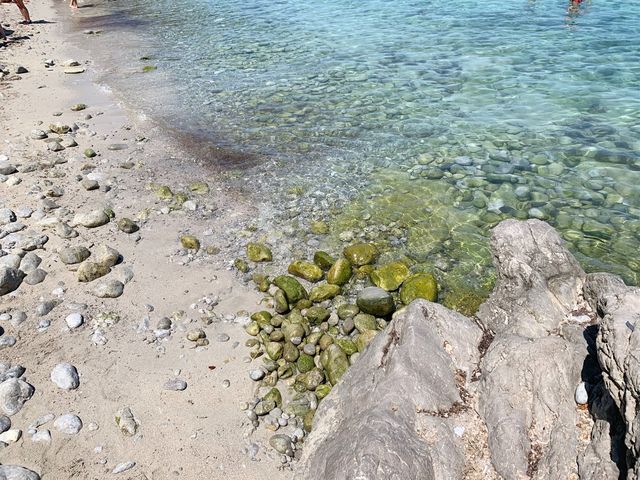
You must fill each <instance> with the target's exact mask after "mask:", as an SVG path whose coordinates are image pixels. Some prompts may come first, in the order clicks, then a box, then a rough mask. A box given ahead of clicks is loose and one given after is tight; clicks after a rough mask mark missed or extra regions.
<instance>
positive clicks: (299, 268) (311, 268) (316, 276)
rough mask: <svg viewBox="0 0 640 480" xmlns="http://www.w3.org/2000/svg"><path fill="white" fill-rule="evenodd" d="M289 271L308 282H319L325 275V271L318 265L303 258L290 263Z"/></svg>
mask: <svg viewBox="0 0 640 480" xmlns="http://www.w3.org/2000/svg"><path fill="white" fill-rule="evenodd" d="M288 272H289V273H290V274H291V275H295V276H296V277H300V278H304V279H305V280H307V281H308V282H312V283H315V282H318V281H320V280H321V279H322V277H323V275H324V274H323V272H322V269H321V268H320V267H318V266H317V265H315V264H313V263H310V262H305V261H303V260H296V261H294V262H292V263H291V264H290V265H289V268H288Z"/></svg>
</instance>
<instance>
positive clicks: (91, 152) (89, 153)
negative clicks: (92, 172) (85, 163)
mask: <svg viewBox="0 0 640 480" xmlns="http://www.w3.org/2000/svg"><path fill="white" fill-rule="evenodd" d="M96 155H97V153H96V152H95V150H94V149H93V148H87V149H85V151H84V156H85V157H87V158H93V157H95V156H96Z"/></svg>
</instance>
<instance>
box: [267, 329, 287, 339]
mask: <svg viewBox="0 0 640 480" xmlns="http://www.w3.org/2000/svg"><path fill="white" fill-rule="evenodd" d="M283 340H284V333H282V330H274V331H273V332H271V333H270V334H269V341H271V342H281V341H283Z"/></svg>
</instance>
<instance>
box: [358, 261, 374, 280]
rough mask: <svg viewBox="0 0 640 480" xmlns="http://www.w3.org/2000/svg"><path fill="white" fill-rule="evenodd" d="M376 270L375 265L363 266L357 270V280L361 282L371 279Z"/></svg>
mask: <svg viewBox="0 0 640 480" xmlns="http://www.w3.org/2000/svg"><path fill="white" fill-rule="evenodd" d="M374 270H375V267H374V266H373V265H363V266H361V267H359V268H358V269H357V270H356V278H357V279H359V280H364V279H365V278H369V277H370V276H371V274H372V273H373V271H374Z"/></svg>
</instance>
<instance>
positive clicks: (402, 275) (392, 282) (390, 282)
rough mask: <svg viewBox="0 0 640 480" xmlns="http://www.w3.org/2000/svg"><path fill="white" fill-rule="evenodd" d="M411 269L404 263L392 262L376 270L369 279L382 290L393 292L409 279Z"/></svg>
mask: <svg viewBox="0 0 640 480" xmlns="http://www.w3.org/2000/svg"><path fill="white" fill-rule="evenodd" d="M409 275H410V272H409V268H408V267H407V266H406V265H405V264H404V263H402V262H391V263H387V264H386V265H382V266H381V267H379V268H376V269H375V270H374V271H373V272H371V275H369V278H371V281H372V282H373V283H374V284H375V285H376V286H377V287H380V288H383V289H384V290H386V291H387V292H393V291H394V290H397V289H398V288H400V285H402V282H404V281H405V280H406V279H407V278H409Z"/></svg>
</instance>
